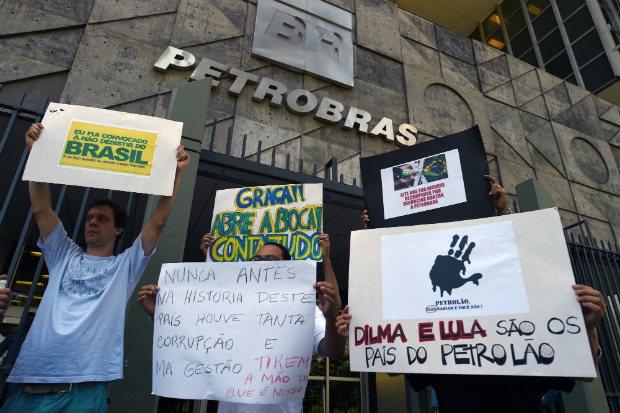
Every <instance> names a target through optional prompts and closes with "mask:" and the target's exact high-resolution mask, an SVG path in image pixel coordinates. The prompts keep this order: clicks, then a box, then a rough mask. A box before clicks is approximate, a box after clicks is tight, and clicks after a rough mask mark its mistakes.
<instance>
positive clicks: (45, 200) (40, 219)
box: [26, 123, 58, 242]
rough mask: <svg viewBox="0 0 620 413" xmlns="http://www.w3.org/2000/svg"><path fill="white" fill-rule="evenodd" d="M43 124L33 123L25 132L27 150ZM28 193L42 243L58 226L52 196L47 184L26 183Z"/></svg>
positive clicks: (36, 137)
mask: <svg viewBox="0 0 620 413" xmlns="http://www.w3.org/2000/svg"><path fill="white" fill-rule="evenodd" d="M42 129H43V124H41V123H33V124H32V125H30V129H28V132H26V146H27V147H28V150H32V145H33V144H34V143H35V142H36V141H37V140H38V139H39V136H40V135H41V130H42ZM28 191H29V193H30V203H31V204H32V213H33V214H34V219H35V221H37V226H38V227H39V232H40V233H41V238H42V239H43V242H45V240H46V239H47V237H48V236H49V235H50V234H51V233H52V231H53V230H54V228H55V227H56V224H58V215H56V213H55V212H54V209H53V208H52V195H51V193H50V186H49V184H48V183H43V182H32V181H30V182H29V183H28Z"/></svg>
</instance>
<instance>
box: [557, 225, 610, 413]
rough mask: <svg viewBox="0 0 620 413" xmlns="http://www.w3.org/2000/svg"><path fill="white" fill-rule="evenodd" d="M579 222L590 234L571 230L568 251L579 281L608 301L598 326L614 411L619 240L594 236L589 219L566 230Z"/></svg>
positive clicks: (601, 367)
mask: <svg viewBox="0 0 620 413" xmlns="http://www.w3.org/2000/svg"><path fill="white" fill-rule="evenodd" d="M577 226H583V227H584V228H585V233H586V234H587V235H585V236H584V237H582V236H581V235H577V236H575V235H574V234H568V233H567V246H568V251H569V254H570V258H571V263H572V266H573V272H574V273H575V279H576V281H577V283H580V284H585V285H589V286H591V287H593V288H595V289H597V290H599V291H600V292H601V293H602V294H603V296H604V297H605V302H606V303H607V310H606V312H605V315H604V316H603V319H602V320H601V321H600V323H599V325H598V327H597V329H598V335H599V342H600V346H601V349H602V351H603V358H602V360H601V362H600V364H599V374H600V376H601V380H602V382H603V388H604V390H605V395H606V396H607V404H608V405H609V409H610V411H611V412H614V413H620V332H619V326H620V325H619V321H620V302H619V295H620V281H619V280H620V250H619V249H618V245H617V244H614V245H612V244H611V243H610V242H603V241H599V240H597V239H596V238H594V237H593V236H592V232H591V231H590V226H589V224H588V222H587V221H581V222H578V223H576V224H574V225H571V226H569V227H567V228H565V230H569V229H572V228H575V227H577Z"/></svg>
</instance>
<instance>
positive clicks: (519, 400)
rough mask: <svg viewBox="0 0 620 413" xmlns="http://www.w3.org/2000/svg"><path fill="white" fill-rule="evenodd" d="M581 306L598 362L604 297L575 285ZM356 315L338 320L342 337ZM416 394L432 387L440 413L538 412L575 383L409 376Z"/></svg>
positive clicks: (551, 379) (560, 379) (561, 379)
mask: <svg viewBox="0 0 620 413" xmlns="http://www.w3.org/2000/svg"><path fill="white" fill-rule="evenodd" d="M573 289H574V290H575V294H576V295H577V301H579V303H580V304H581V309H582V311H583V317H584V320H585V323H586V330H587V335H588V341H589V343H590V350H591V352H592V357H593V358H594V361H595V362H596V363H598V361H600V359H601V357H602V354H601V348H600V346H599V343H598V335H597V331H596V325H597V324H598V322H599V321H600V320H601V318H602V317H603V314H604V313H605V308H606V307H607V305H606V304H605V300H604V298H603V295H602V294H601V293H600V292H599V291H596V290H595V289H593V288H592V287H588V286H586V285H573ZM352 317H353V316H352V314H351V313H349V306H346V307H345V308H344V311H343V312H342V314H341V315H339V316H338V319H337V321H336V327H337V329H338V334H340V335H341V336H342V337H349V325H350V323H351V319H352ZM405 377H406V378H407V381H408V382H409V384H410V385H411V387H412V388H413V389H414V390H415V391H421V390H423V389H425V388H426V387H428V386H432V387H433V389H435V391H436V392H437V399H438V402H439V410H440V411H441V412H442V413H444V412H447V413H449V412H497V411H502V412H537V411H542V410H541V407H540V404H541V401H542V397H543V396H544V395H545V393H547V391H548V390H551V389H553V390H561V391H566V392H570V391H571V390H572V389H573V387H574V381H573V380H571V379H567V378H564V377H523V376H472V375H450V374H406V375H405Z"/></svg>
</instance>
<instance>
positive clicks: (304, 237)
mask: <svg viewBox="0 0 620 413" xmlns="http://www.w3.org/2000/svg"><path fill="white" fill-rule="evenodd" d="M322 227H323V185H322V184H298V185H275V186H260V187H246V188H237V189H225V190H222V191H217V194H216V195H215V206H214V208H213V222H212V224H211V233H212V234H213V236H214V237H215V238H216V239H215V241H214V243H213V245H212V246H211V248H210V249H209V256H208V260H209V261H226V262H229V261H247V260H249V259H251V258H252V257H253V256H254V254H255V253H256V251H257V250H258V249H259V248H260V247H262V246H263V245H264V244H265V243H267V242H276V243H278V244H281V245H284V246H285V247H286V248H287V249H288V250H289V251H290V253H291V257H292V259H294V260H306V259H309V260H314V261H320V260H321V259H322V258H323V251H322V248H321V246H320V245H319V240H318V238H319V235H320V234H321V233H322V231H323V228H322Z"/></svg>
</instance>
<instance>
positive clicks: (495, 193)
mask: <svg viewBox="0 0 620 413" xmlns="http://www.w3.org/2000/svg"><path fill="white" fill-rule="evenodd" d="M484 177H485V178H486V179H488V180H489V182H490V183H491V192H489V195H490V196H492V197H493V205H494V206H495V211H497V214H498V215H502V214H506V213H508V214H510V213H512V212H511V211H510V208H509V207H508V199H507V198H506V190H505V189H504V188H502V186H501V185H500V184H499V182H498V181H497V179H495V177H494V176H491V175H485V176H484Z"/></svg>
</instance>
